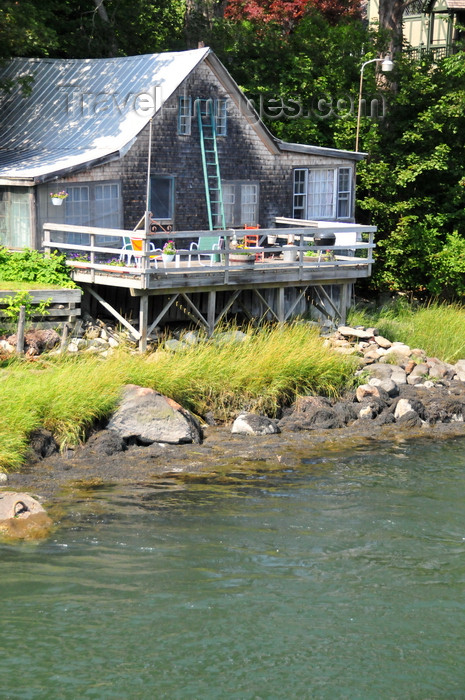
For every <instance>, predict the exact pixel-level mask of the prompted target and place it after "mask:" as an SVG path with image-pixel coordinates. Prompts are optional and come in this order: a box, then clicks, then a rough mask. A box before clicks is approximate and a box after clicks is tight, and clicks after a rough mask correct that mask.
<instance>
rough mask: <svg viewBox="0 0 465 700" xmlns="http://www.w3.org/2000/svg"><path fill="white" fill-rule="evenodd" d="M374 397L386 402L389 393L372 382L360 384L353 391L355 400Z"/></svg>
mask: <svg viewBox="0 0 465 700" xmlns="http://www.w3.org/2000/svg"><path fill="white" fill-rule="evenodd" d="M373 396H374V397H375V398H377V399H380V400H381V401H383V403H385V404H387V403H388V399H389V395H388V393H387V391H385V390H384V389H383V388H382V387H381V386H376V385H374V384H361V385H360V386H359V387H357V390H356V392H355V398H356V399H357V401H363V400H364V399H366V398H371V397H373Z"/></svg>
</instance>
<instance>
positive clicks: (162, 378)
mask: <svg viewBox="0 0 465 700" xmlns="http://www.w3.org/2000/svg"><path fill="white" fill-rule="evenodd" d="M224 338H225V336H224V335H222V334H219V335H217V336H214V337H213V338H211V339H209V340H207V339H205V340H202V341H201V342H199V343H197V344H195V345H190V346H186V347H184V349H182V350H181V351H177V352H170V351H168V350H166V349H163V348H161V349H159V350H157V351H156V352H154V353H152V354H150V355H134V354H130V353H129V352H126V351H119V352H117V353H115V354H113V355H111V356H110V357H108V358H107V359H105V360H102V359H100V358H99V357H96V356H90V355H81V356H78V357H63V358H57V359H54V360H53V361H52V360H51V359H41V360H40V361H39V362H34V363H27V362H24V361H20V360H16V361H14V362H10V363H9V364H8V365H7V366H5V367H4V369H1V370H0V416H1V420H0V468H1V469H12V468H13V469H15V468H18V467H19V466H20V464H21V463H22V461H23V460H24V458H25V454H26V450H27V444H28V440H27V438H28V435H29V433H30V432H31V431H32V430H34V429H35V428H38V427H45V428H47V429H48V430H50V431H51V432H52V433H53V434H54V435H55V437H56V439H57V440H58V442H59V443H60V445H61V446H62V447H65V446H67V445H75V444H78V443H79V442H80V441H82V440H83V439H84V438H85V436H86V434H87V432H88V431H89V429H90V428H91V427H92V426H93V425H94V424H95V422H96V421H98V420H100V419H102V418H106V417H108V416H109V415H110V413H111V412H112V410H113V409H114V407H115V405H116V404H117V401H118V398H119V394H120V391H121V388H122V387H123V386H124V385H125V384H129V383H132V384H139V385H143V386H147V387H151V388H153V389H156V390H157V391H159V392H161V393H163V394H166V395H167V396H170V397H171V398H173V399H174V400H175V401H178V402H179V403H180V404H181V405H183V406H184V407H186V408H188V409H190V410H191V411H192V412H193V413H195V414H197V415H205V413H206V412H208V411H212V412H213V413H214V415H215V416H216V417H217V418H218V419H219V420H221V419H223V420H228V419H230V418H231V417H232V415H234V414H235V413H236V412H237V411H239V410H241V409H246V410H250V411H256V412H261V413H265V414H267V415H269V416H275V415H277V413H278V412H279V409H280V407H281V406H284V405H288V404H290V403H292V401H293V400H294V399H295V398H296V397H297V396H298V395H305V394H323V395H328V396H334V395H337V394H338V393H340V392H342V391H343V390H344V389H345V388H346V387H347V386H348V385H349V384H351V382H352V380H353V371H354V360H353V358H350V357H347V356H343V355H339V354H337V353H335V352H334V351H332V350H330V349H329V348H325V347H324V346H323V343H322V340H321V338H320V337H319V334H318V331H317V330H316V329H315V328H313V327H312V326H309V325H308V324H304V323H301V324H299V323H295V324H290V325H286V326H269V327H265V328H261V329H260V330H258V331H253V330H252V329H249V330H248V331H247V333H246V337H245V340H244V341H243V342H231V341H227V340H224ZM1 373H3V376H2V374H1Z"/></svg>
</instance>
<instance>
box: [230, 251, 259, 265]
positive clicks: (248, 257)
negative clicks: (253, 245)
mask: <svg viewBox="0 0 465 700" xmlns="http://www.w3.org/2000/svg"><path fill="white" fill-rule="evenodd" d="M229 262H230V264H234V265H237V264H239V265H246V264H251V263H252V264H253V263H254V262H255V253H243V254H241V253H230V254H229Z"/></svg>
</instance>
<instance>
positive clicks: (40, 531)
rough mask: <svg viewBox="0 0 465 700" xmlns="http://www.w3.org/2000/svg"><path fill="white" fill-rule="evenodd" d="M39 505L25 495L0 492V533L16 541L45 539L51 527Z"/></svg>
mask: <svg viewBox="0 0 465 700" xmlns="http://www.w3.org/2000/svg"><path fill="white" fill-rule="evenodd" d="M52 524H53V523H52V521H51V519H50V518H49V517H48V515H47V513H46V512H45V510H44V508H43V507H42V506H41V505H40V503H39V502H38V501H37V500H36V499H35V498H32V496H30V495H29V494H27V493H21V492H14V491H2V492H0V532H2V533H3V534H5V535H6V536H8V537H12V538H16V539H25V538H31V539H36V538H39V537H46V536H47V535H48V534H49V532H50V529H51V527H52Z"/></svg>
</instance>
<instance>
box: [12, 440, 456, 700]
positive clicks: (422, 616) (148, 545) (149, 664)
mask: <svg viewBox="0 0 465 700" xmlns="http://www.w3.org/2000/svg"><path fill="white" fill-rule="evenodd" d="M230 476H231V477H232V479H231V483H230V484H229V485H228V486H225V485H224V484H220V483H216V482H215V480H210V481H209V480H206V483H196V482H194V483H189V484H185V485H178V486H177V487H176V488H173V489H166V490H163V489H160V488H156V487H155V484H154V485H153V488H152V487H148V486H147V485H141V486H140V487H134V488H132V489H130V490H128V489H126V491H124V490H122V489H116V488H110V487H108V488H104V489H100V490H96V491H95V492H94V493H91V494H90V495H89V496H88V497H85V496H83V497H82V499H79V500H78V501H76V502H73V503H69V504H67V505H66V506H65V512H64V515H63V518H62V519H61V522H60V525H59V527H58V529H57V530H56V531H55V532H54V534H53V535H52V537H51V538H50V539H49V540H47V541H46V542H42V543H40V544H21V545H19V546H18V545H16V546H13V545H8V544H3V545H0V565H1V578H0V581H1V584H0V593H1V612H0V623H1V637H0V651H1V655H0V698H1V699H2V700H7V699H9V698H14V699H15V700H16V698H21V699H22V700H26V699H28V698H34V699H35V698H44V699H47V700H54V699H55V698H57V699H58V698H59V699H63V700H68V699H70V700H76V698H98V699H106V698H115V699H116V698H117V699H118V700H119V699H122V698H130V699H133V698H147V699H149V698H150V700H152V699H153V698H156V699H158V698H169V699H170V700H171V699H177V698H179V699H183V700H184V699H191V698H195V699H202V700H207V699H216V698H228V699H230V698H231V699H238V700H239V699H240V700H242V699H247V700H248V699H249V698H250V699H261V698H263V699H265V698H266V699H267V700H268V699H275V698H276V699H279V700H281V699H282V700H290V699H294V698H295V699H297V698H298V699H299V700H300V699H302V698H309V699H310V698H311V699H313V698H328V699H331V700H334V699H335V698H361V699H367V698H368V699H369V698H373V699H384V698H386V699H388V698H389V699H391V698H402V699H405V698H414V699H427V698H428V699H429V698H447V699H451V698H465V665H464V661H463V659H464V652H465V642H464V634H465V633H464V630H465V595H464V594H465V586H464V584H465V508H464V502H465V441H463V440H451V441H449V442H446V443H433V442H425V443H422V444H420V443H419V444H416V445H408V444H407V445H403V446H400V447H391V446H387V445H378V446H372V447H369V448H360V449H358V450H357V451H355V452H354V453H353V454H350V455H347V454H346V455H342V454H341V455H334V454H332V455H331V456H330V457H328V458H327V459H312V457H311V456H308V457H307V458H305V459H303V460H302V464H301V466H300V467H299V468H298V469H293V470H285V469H283V470H282V471H274V472H272V473H267V472H265V471H262V472H258V473H254V474H245V473H242V472H241V465H240V464H238V465H237V471H236V472H234V473H232V474H231V473H230Z"/></svg>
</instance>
